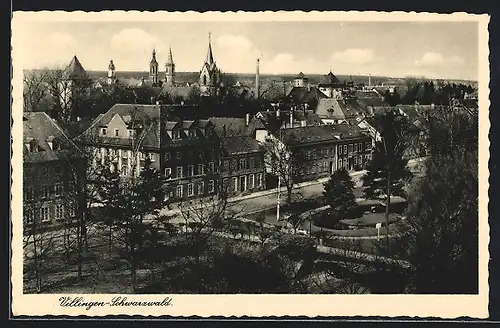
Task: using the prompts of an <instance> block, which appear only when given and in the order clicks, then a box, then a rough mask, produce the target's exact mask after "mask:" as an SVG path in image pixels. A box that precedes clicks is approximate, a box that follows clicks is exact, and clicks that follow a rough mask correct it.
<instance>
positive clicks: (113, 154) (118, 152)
mask: <svg viewBox="0 0 500 328" xmlns="http://www.w3.org/2000/svg"><path fill="white" fill-rule="evenodd" d="M138 154H139V157H140V159H141V160H145V159H146V158H149V159H150V160H151V161H152V162H154V161H155V156H154V153H149V152H138ZM95 156H96V157H97V158H98V159H104V158H105V157H106V156H108V157H109V158H110V159H116V158H118V157H121V158H126V159H132V158H133V157H134V156H133V154H132V151H131V150H123V149H113V148H109V149H107V148H101V149H100V150H97V149H96V150H95Z"/></svg>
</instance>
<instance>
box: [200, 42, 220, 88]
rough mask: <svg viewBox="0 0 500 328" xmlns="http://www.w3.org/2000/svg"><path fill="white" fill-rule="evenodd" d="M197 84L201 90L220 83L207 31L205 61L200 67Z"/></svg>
mask: <svg viewBox="0 0 500 328" xmlns="http://www.w3.org/2000/svg"><path fill="white" fill-rule="evenodd" d="M199 84H200V88H201V89H202V90H203V91H206V90H208V89H209V88H213V87H218V86H219V84H220V72H219V69H218V68H217V64H216V63H215V60H214V55H213V52H212V39H211V33H208V52H207V57H206V59H205V63H203V67H202V68H201V72H200V81H199Z"/></svg>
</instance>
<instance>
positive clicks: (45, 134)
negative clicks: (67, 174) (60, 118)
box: [23, 112, 79, 163]
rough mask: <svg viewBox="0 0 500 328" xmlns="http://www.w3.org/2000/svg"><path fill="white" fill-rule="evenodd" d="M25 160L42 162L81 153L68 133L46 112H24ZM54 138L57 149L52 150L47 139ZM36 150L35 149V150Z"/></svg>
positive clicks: (71, 156) (27, 161)
mask: <svg viewBox="0 0 500 328" xmlns="http://www.w3.org/2000/svg"><path fill="white" fill-rule="evenodd" d="M23 137H24V144H26V143H28V144H29V145H30V149H31V151H28V148H27V147H26V146H24V152H23V154H24V158H23V159H24V162H25V163H40V162H46V161H54V160H61V159H67V158H74V157H75V156H78V155H79V150H78V147H77V146H76V145H75V144H74V143H73V142H72V141H71V140H70V139H69V138H68V136H67V135H66V133H65V132H64V131H63V130H62V129H61V128H60V127H59V126H58V125H57V123H56V122H54V120H53V119H51V118H50V117H49V116H48V115H47V114H46V113H43V112H31V113H24V114H23ZM50 140H53V142H54V144H53V145H54V146H55V147H56V149H60V150H52V149H51V148H50V146H49V144H48V142H47V141H50ZM33 150H35V151H33Z"/></svg>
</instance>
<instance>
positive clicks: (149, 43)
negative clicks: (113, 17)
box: [110, 28, 166, 55]
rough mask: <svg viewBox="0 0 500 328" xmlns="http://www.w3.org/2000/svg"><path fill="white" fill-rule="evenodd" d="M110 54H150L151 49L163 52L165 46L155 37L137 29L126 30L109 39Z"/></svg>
mask: <svg viewBox="0 0 500 328" xmlns="http://www.w3.org/2000/svg"><path fill="white" fill-rule="evenodd" d="M110 48H111V51H112V52H118V53H119V54H120V55H122V54H125V55H126V54H127V53H129V54H137V53H142V52H147V53H151V52H152V51H153V48H155V49H157V51H158V50H159V49H160V50H165V48H166V47H165V45H164V44H163V42H162V41H161V40H160V38H158V37H157V36H154V35H151V34H149V33H147V32H146V31H144V30H142V29H139V28H126V29H123V30H121V31H119V32H118V33H116V34H114V35H113V36H112V37H111V39H110Z"/></svg>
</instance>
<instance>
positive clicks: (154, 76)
mask: <svg viewBox="0 0 500 328" xmlns="http://www.w3.org/2000/svg"><path fill="white" fill-rule="evenodd" d="M149 79H150V80H151V82H152V83H153V84H156V83H158V62H157V61H156V49H153V56H152V58H151V62H150V63H149Z"/></svg>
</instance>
